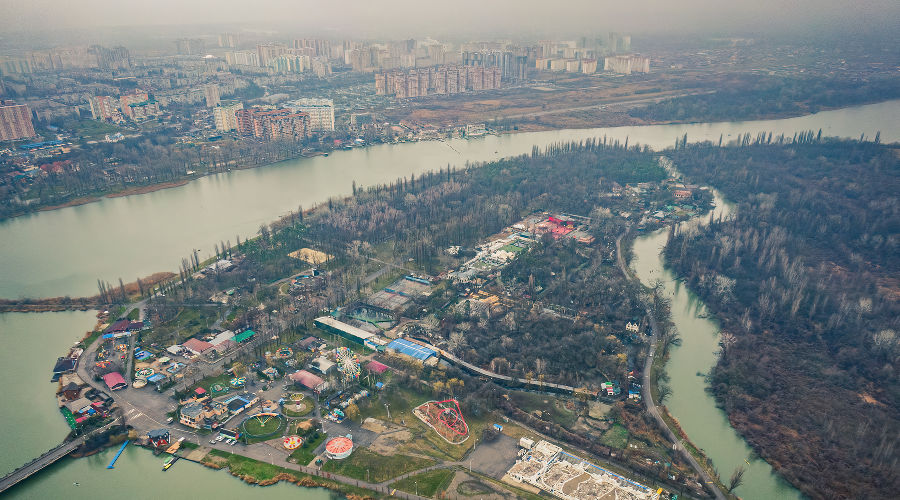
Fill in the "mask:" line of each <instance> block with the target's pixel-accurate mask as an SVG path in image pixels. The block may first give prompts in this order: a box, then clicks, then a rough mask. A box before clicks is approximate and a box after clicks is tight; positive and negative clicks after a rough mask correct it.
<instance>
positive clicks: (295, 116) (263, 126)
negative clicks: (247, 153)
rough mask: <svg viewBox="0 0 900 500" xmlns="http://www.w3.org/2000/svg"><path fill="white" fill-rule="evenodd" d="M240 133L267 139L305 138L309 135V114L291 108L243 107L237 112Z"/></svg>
mask: <svg viewBox="0 0 900 500" xmlns="http://www.w3.org/2000/svg"><path fill="white" fill-rule="evenodd" d="M235 117H236V118H237V130H238V133H239V134H241V135H245V136H253V137H256V138H258V139H263V140H267V141H272V140H278V139H295V140H298V139H305V138H306V137H307V136H308V135H309V115H307V114H306V113H296V112H294V111H293V110H290V109H284V108H282V109H271V110H267V109H262V108H250V109H241V110H238V111H236V112H235Z"/></svg>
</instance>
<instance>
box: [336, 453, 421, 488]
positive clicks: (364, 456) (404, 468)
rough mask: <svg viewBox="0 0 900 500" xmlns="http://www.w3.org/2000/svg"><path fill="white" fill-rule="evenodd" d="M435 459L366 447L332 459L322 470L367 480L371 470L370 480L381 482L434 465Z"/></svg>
mask: <svg viewBox="0 0 900 500" xmlns="http://www.w3.org/2000/svg"><path fill="white" fill-rule="evenodd" d="M435 463H436V462H435V461H434V460H429V459H427V458H419V457H410V456H407V455H391V456H384V455H379V454H377V453H373V452H371V451H369V450H367V449H365V448H357V449H355V450H353V453H352V454H351V455H350V456H349V457H347V458H345V459H343V460H330V461H328V462H327V463H326V464H325V465H324V466H323V467H322V470H324V471H327V472H334V473H337V474H342V475H344V476H349V477H352V478H354V479H360V480H365V479H366V470H368V472H369V481H370V482H373V483H380V482H382V481H387V480H388V479H391V478H394V477H397V476H399V475H401V474H406V473H407V472H412V471H414V470H419V469H424V468H425V467H429V466H431V465H434V464H435Z"/></svg>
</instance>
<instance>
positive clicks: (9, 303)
mask: <svg viewBox="0 0 900 500" xmlns="http://www.w3.org/2000/svg"><path fill="white" fill-rule="evenodd" d="M175 276H177V275H176V274H175V273H173V272H169V271H160V272H156V273H153V274H151V275H150V276H147V277H146V278H140V279H138V280H137V281H132V282H131V283H125V284H124V285H120V286H118V287H107V290H108V293H107V297H106V298H104V297H102V296H101V295H100V294H97V295H92V296H90V297H43V298H20V299H0V313H6V312H25V313H42V312H59V311H90V310H94V309H102V308H103V307H105V306H107V305H109V304H110V303H111V302H113V301H112V300H110V296H115V297H117V298H121V297H124V298H125V300H124V301H125V302H126V303H127V302H130V301H131V299H133V298H134V297H135V296H143V295H144V293H147V292H149V291H150V290H152V289H153V287H155V286H156V285H159V284H160V283H164V282H166V281H169V280H171V279H172V278H174V277H175Z"/></svg>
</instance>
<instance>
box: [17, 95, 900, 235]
mask: <svg viewBox="0 0 900 500" xmlns="http://www.w3.org/2000/svg"><path fill="white" fill-rule="evenodd" d="M688 97H692V98H697V99H699V98H702V97H704V96H688ZM688 97H683V98H681V99H687V98H688ZM894 99H895V98H894V97H891V98H889V99H887V100H883V99H880V100H864V101H860V102H854V103H852V104H847V105H840V104H838V105H834V106H824V105H823V106H818V107H815V108H811V107H804V108H795V109H791V110H784V111H780V112H765V110H761V111H758V112H756V111H755V112H752V113H750V114H746V113H745V116H738V117H735V118H733V119H732V121H753V120H779V119H789V118H796V117H799V116H806V115H809V114H815V113H820V112H823V111H833V110H837V109H843V108H848V107H855V106H864V105H868V104H878V103H882V102H888V101H891V100H894ZM670 101H671V102H673V103H677V102H679V99H671V100H670ZM670 101H663V103H660V104H667V103H669V102H670ZM609 105H610V106H612V105H615V103H611V104H609ZM649 108H650V107H644V108H641V109H643V110H644V111H643V113H644V115H645V116H644V117H641V116H640V114H638V115H634V114H631V113H628V112H625V113H622V114H624V115H626V116H627V117H628V118H630V120H625V119H623V118H625V117H622V116H617V117H616V119H613V120H612V121H610V120H609V119H607V120H600V121H597V120H593V122H591V123H579V122H574V123H573V122H571V121H568V122H566V121H564V122H562V123H556V124H550V125H548V124H529V123H527V122H523V123H521V124H519V126H518V127H516V128H515V129H506V130H503V131H500V132H497V134H498V135H503V134H516V133H525V132H540V131H551V130H578V129H585V128H616V127H627V126H656V125H690V124H697V123H706V122H708V121H709V120H703V119H700V118H698V117H694V116H690V117H686V118H669V119H666V118H664V117H662V116H659V117H655V118H651V115H650V114H649V112H647V111H646V110H648V109H649ZM566 112H567V111H566V110H560V111H559V113H558V114H559V115H564V114H565V113H566ZM554 114H555V113H554ZM615 114H616V115H619V114H620V113H615ZM503 120H504V119H501V121H503ZM722 121H728V120H724V119H716V120H713V121H711V123H714V122H722ZM420 140H433V139H431V138H428V139H415V140H412V141H409V142H419V141H420ZM378 144H388V143H378ZM370 146H371V145H366V146H363V147H365V148H368V147H370ZM332 150H333V149H329V150H327V151H325V150H323V151H305V152H298V153H297V154H292V155H288V156H287V157H285V158H280V159H277V160H275V161H271V162H267V163H231V162H230V163H229V166H228V169H227V171H233V170H248V169H255V168H261V167H266V166H270V165H274V164H275V163H279V162H282V161H288V160H295V159H298V158H311V157H315V156H321V155H325V154H328V153H330V152H331V151H332ZM217 173H222V171H221V170H213V171H208V172H203V173H191V174H188V175H186V176H184V177H182V178H180V179H177V180H173V181H164V182H160V183H152V184H143V185H132V186H127V187H124V188H123V189H119V190H114V191H107V192H100V193H96V194H92V195H88V196H80V197H78V198H75V199H72V200H69V201H67V202H64V203H58V204H53V205H46V206H39V207H36V208H34V209H33V210H25V211H21V212H16V213H13V214H9V215H6V216H0V222H3V221H5V220H11V219H14V218H17V217H21V216H25V215H29V214H34V213H37V212H48V211H53V210H58V209H63V208H68V207H74V206H80V205H87V204H89V203H94V202H97V201H101V200H102V199H103V198H119V197H124V196H131V195H139V194H146V193H152V192H155V191H160V190H163V189H169V188H175V187H181V186H184V185H186V184H188V183H190V182H191V181H194V180H197V179H201V178H203V177H206V176H208V175H212V174H217Z"/></svg>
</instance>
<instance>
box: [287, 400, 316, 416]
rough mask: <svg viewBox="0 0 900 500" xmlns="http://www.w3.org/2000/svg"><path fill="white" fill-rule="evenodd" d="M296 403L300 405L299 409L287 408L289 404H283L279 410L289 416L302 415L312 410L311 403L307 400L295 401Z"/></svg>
mask: <svg viewBox="0 0 900 500" xmlns="http://www.w3.org/2000/svg"><path fill="white" fill-rule="evenodd" d="M296 403H297V405H299V406H301V407H302V409H301V410H299V411H294V410H289V409H288V408H287V407H288V406H290V405H289V404H285V405H284V408H282V409H281V412H282V413H284V414H285V415H287V416H289V417H302V416H304V415H308V414H309V412H311V411H313V404H312V403H311V402H309V401H296Z"/></svg>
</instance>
